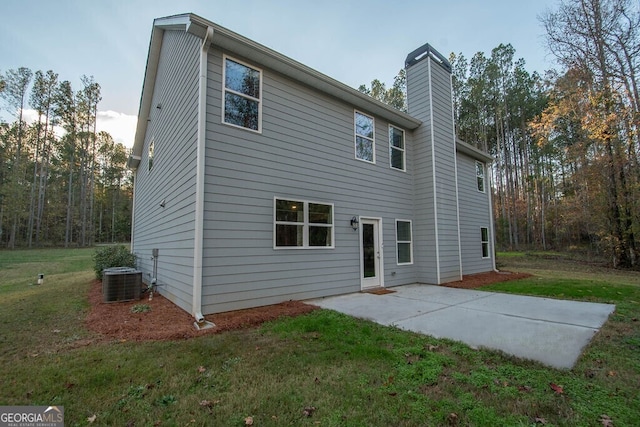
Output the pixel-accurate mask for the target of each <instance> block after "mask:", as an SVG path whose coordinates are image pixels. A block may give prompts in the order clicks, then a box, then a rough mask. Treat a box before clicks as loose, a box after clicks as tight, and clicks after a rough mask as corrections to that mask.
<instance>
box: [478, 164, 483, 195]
mask: <svg viewBox="0 0 640 427" xmlns="http://www.w3.org/2000/svg"><path fill="white" fill-rule="evenodd" d="M476 183H477V185H478V191H481V192H483V193H484V164H482V163H480V162H476Z"/></svg>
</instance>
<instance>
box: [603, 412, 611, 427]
mask: <svg viewBox="0 0 640 427" xmlns="http://www.w3.org/2000/svg"><path fill="white" fill-rule="evenodd" d="M600 422H601V423H602V425H603V427H613V420H612V419H611V418H609V416H608V415H604V414H603V415H600Z"/></svg>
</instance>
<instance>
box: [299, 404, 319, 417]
mask: <svg viewBox="0 0 640 427" xmlns="http://www.w3.org/2000/svg"><path fill="white" fill-rule="evenodd" d="M315 410H316V407H315V406H307V407H306V408H304V410H303V411H302V415H304V416H305V417H310V416H311V415H313V413H314V412H315Z"/></svg>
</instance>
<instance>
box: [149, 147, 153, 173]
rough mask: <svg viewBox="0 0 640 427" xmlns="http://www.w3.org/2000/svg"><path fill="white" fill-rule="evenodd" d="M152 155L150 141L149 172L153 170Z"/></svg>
mask: <svg viewBox="0 0 640 427" xmlns="http://www.w3.org/2000/svg"><path fill="white" fill-rule="evenodd" d="M153 155H154V151H153V140H152V141H151V143H150V144H149V171H151V169H153Z"/></svg>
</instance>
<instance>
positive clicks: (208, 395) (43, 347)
mask: <svg viewBox="0 0 640 427" xmlns="http://www.w3.org/2000/svg"><path fill="white" fill-rule="evenodd" d="M65 254H66V255H65ZM91 254H92V251H90V250H68V251H64V250H52V251H43V252H39V251H17V252H4V251H0V296H1V298H0V377H1V378H2V379H3V380H2V381H3V386H2V387H0V405H62V406H64V407H65V415H66V425H68V426H83V425H136V426H143V425H144V426H147V425H163V426H174V425H180V426H186V425H189V426H191V425H193V426H209V425H225V426H243V425H246V423H247V421H246V419H247V417H252V420H253V425H260V426H281V425H296V426H297V425H302V426H304V425H309V426H315V425H322V426H362V425H369V426H389V425H393V426H425V425H434V426H437V425H443V426H447V425H458V426H467V425H469V426H496V425H506V426H535V425H542V423H543V422H545V423H546V425H562V426H602V425H605V424H604V421H606V419H608V418H610V419H611V420H612V422H613V425H615V426H616V427H618V426H625V425H634V424H636V423H637V418H638V414H640V394H639V392H638V384H640V325H639V322H638V320H637V319H638V318H639V317H640V304H639V303H638V301H640V280H639V278H638V273H623V272H612V271H610V270H606V269H601V268H600V267H597V266H585V265H578V264H577V263H576V262H575V261H567V260H565V259H563V258H562V257H558V256H556V255H549V254H543V255H541V256H536V255H535V254H529V255H526V256H508V257H507V256H503V255H502V254H501V256H500V257H499V260H500V261H501V264H502V265H501V267H502V268H505V269H508V268H511V269H517V270H520V271H529V272H532V273H534V274H536V276H535V277H532V278H530V279H526V280H523V281H516V282H505V283H501V284H496V285H492V287H491V288H492V289H493V290H496V291H500V292H516V293H523V294H531V295H545V296H550V297H562V298H571V299H579V300H589V301H599V302H613V303H615V304H616V305H617V307H618V310H617V311H616V313H615V314H614V315H613V316H612V318H611V319H610V320H609V322H607V324H606V325H605V327H604V328H603V329H602V330H601V332H600V333H599V334H598V335H597V336H596V337H595V339H594V340H593V342H592V344H591V345H590V346H589V347H588V348H587V349H586V351H585V353H584V355H583V357H582V358H581V359H580V360H579V362H578V364H577V366H576V367H575V368H574V369H573V370H571V371H560V370H554V369H551V368H547V367H545V366H542V365H540V364H537V363H533V362H529V361H523V360H519V359H516V358H513V357H508V356H505V355H503V354H500V353H498V352H492V351H485V350H480V351H478V350H473V349H470V348H469V347H467V346H465V345H463V344H460V343H456V342H452V341H447V340H436V339H434V338H431V337H425V336H420V335H417V334H413V333H408V332H404V331H400V330H398V329H395V328H389V327H383V326H380V325H376V324H373V323H371V322H367V321H362V320H357V319H353V318H350V317H348V316H344V315H341V314H338V313H335V312H331V311H326V310H318V311H315V312H313V313H310V314H308V315H305V316H300V317H297V318H293V319H283V320H279V321H275V322H271V323H268V324H265V325H263V326H262V327H260V328H254V329H247V330H241V331H235V332H229V333H224V334H219V335H211V336H206V337H201V338H197V339H191V340H185V341H168V342H146V343H133V342H119V341H117V342H104V341H101V342H98V341H96V340H95V338H96V337H95V336H93V335H92V334H91V333H90V332H88V331H87V329H86V328H85V326H84V323H83V319H84V316H85V315H86V312H87V310H88V306H87V298H86V296H87V292H88V290H89V282H90V281H91V279H92V277H93V276H92V274H93V273H92V272H91ZM67 257H68V262H67ZM34 259H37V262H34ZM26 266H29V268H25V267H26ZM40 272H43V273H44V274H45V284H44V285H42V286H36V285H33V284H32V283H34V282H35V280H36V279H37V274H38V273H40ZM34 273H35V274H34ZM461 327H464V325H461ZM550 384H555V385H557V386H559V387H561V388H562V393H557V392H555V391H554V390H553V389H552V388H551V387H550ZM556 389H557V388H556ZM603 416H605V417H607V418H603ZM93 417H95V418H93ZM92 419H93V420H94V421H93V422H90V420H92ZM603 420H604V421H603Z"/></svg>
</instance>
